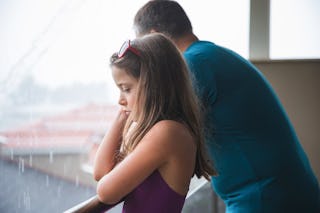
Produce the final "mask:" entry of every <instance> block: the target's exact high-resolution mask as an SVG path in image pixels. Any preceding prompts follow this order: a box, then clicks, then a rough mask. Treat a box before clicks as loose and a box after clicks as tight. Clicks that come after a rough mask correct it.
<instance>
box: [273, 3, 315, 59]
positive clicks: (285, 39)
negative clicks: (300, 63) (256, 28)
mask: <svg viewBox="0 0 320 213" xmlns="http://www.w3.org/2000/svg"><path fill="white" fill-rule="evenodd" d="M319 12H320V1H318V0H281V1H279V0H277V1H275V0H274V1H271V10H270V13H271V17H270V18H271V19H270V57H271V58H272V59H297V58H320V39H319V38H320V28H319V20H320V13H319Z"/></svg>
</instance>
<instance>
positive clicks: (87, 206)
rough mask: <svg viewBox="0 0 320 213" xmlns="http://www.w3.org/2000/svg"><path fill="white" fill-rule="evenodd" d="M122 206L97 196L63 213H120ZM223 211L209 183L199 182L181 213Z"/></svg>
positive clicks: (213, 212) (223, 208) (222, 205)
mask: <svg viewBox="0 0 320 213" xmlns="http://www.w3.org/2000/svg"><path fill="white" fill-rule="evenodd" d="M122 204H123V202H121V203H118V204H115V205H107V204H104V203H102V202H100V201H99V199H98V197H97V196H94V197H91V198H90V199H88V200H86V201H84V202H82V203H80V204H78V205H76V206H74V207H72V208H70V209H68V210H66V211H65V212H64V213H98V212H104V211H106V210H109V211H108V213H120V212H122ZM224 211H225V207H224V204H223V202H222V201H221V200H220V198H218V196H217V195H216V194H215V193H214V191H213V190H212V188H211V184H210V182H208V181H206V180H200V181H198V182H197V183H196V186H194V187H193V189H192V190H190V191H189V193H188V195H187V198H186V201H185V204H184V206H183V209H182V213H193V212H201V213H222V212H224Z"/></svg>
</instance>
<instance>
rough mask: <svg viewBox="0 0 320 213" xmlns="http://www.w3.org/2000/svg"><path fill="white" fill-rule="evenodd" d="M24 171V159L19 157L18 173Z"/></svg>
mask: <svg viewBox="0 0 320 213" xmlns="http://www.w3.org/2000/svg"><path fill="white" fill-rule="evenodd" d="M20 172H21V173H24V159H23V158H19V173H20Z"/></svg>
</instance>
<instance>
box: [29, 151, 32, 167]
mask: <svg viewBox="0 0 320 213" xmlns="http://www.w3.org/2000/svg"><path fill="white" fill-rule="evenodd" d="M29 165H30V166H31V167H32V155H31V154H30V155H29Z"/></svg>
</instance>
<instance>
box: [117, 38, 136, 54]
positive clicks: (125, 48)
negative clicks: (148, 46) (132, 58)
mask: <svg viewBox="0 0 320 213" xmlns="http://www.w3.org/2000/svg"><path fill="white" fill-rule="evenodd" d="M128 50H130V51H131V52H132V53H134V54H135V55H137V56H140V52H139V51H138V50H137V49H136V48H134V47H132V46H131V45H130V40H127V41H125V42H124V43H123V44H122V46H121V48H120V50H119V52H118V57H119V58H122V57H123V56H124V55H125V54H126V52H128Z"/></svg>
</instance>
